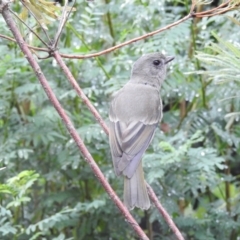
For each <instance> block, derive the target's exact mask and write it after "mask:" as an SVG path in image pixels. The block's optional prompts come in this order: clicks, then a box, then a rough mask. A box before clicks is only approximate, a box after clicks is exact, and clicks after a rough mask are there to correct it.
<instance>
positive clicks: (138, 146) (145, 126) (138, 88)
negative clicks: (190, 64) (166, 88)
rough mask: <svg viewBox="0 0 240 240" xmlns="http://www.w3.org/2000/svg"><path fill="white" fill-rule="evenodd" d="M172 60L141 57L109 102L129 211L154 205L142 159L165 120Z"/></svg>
mask: <svg viewBox="0 0 240 240" xmlns="http://www.w3.org/2000/svg"><path fill="white" fill-rule="evenodd" d="M173 59H174V57H172V56H165V55H164V54H162V53H159V52H157V53H149V54H146V55H143V56H142V57H140V58H139V59H138V60H137V61H136V62H135V63H134V64H133V67H132V72H131V77H130V80H129V81H128V82H127V83H126V84H125V85H124V86H123V87H122V88H121V89H120V90H119V91H118V92H116V93H115V94H114V95H113V97H112V100H111V102H110V108H109V120H110V121H109V144H110V150H111V155H112V161H113V167H114V172H115V174H116V175H117V176H119V175H123V176H124V194H123V200H124V201H123V202H124V205H125V206H126V207H127V208H128V209H129V210H132V209H134V208H135V207H137V208H140V209H142V210H147V209H149V208H150V206H151V204H150V200H149V196H148V192H147V188H146V183H145V179H144V172H143V167H142V161H141V160H142V157H143V154H144V153H145V151H146V150H147V148H148V146H149V145H150V143H151V141H152V139H153V137H154V133H155V130H156V129H157V126H158V125H159V122H160V121H161V119H162V101H161V97H160V89H161V86H162V83H163V82H164V80H165V78H166V74H167V65H168V63H169V62H171V61H172V60H173Z"/></svg>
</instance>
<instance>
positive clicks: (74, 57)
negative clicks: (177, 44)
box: [60, 13, 192, 59]
mask: <svg viewBox="0 0 240 240" xmlns="http://www.w3.org/2000/svg"><path fill="white" fill-rule="evenodd" d="M191 17H192V13H190V14H188V15H187V16H185V17H184V18H181V19H180V20H178V21H176V22H174V23H171V24H169V25H167V26H165V27H163V28H160V29H158V30H156V31H153V32H150V33H146V34H144V35H142V36H140V37H136V38H133V39H131V40H128V41H126V42H124V43H120V44H118V45H116V46H114V47H110V48H108V49H106V50H103V51H101V52H98V53H91V54H86V55H70V54H63V53H61V54H60V55H61V56H62V57H64V58H70V59H85V58H92V57H98V56H100V55H103V54H106V53H109V52H112V51H114V50H116V49H118V48H121V47H124V46H126V45H129V44H131V43H134V42H137V41H140V40H143V39H145V38H148V37H151V36H153V35H156V34H158V33H160V32H163V31H165V30H167V29H170V28H172V27H174V26H176V25H178V24H180V23H182V22H185V21H186V20H188V19H190V18H191Z"/></svg>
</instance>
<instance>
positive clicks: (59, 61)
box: [52, 51, 109, 135]
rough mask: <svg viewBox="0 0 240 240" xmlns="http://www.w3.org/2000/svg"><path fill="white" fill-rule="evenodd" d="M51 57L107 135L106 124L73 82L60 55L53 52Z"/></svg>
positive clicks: (75, 82)
mask: <svg viewBox="0 0 240 240" xmlns="http://www.w3.org/2000/svg"><path fill="white" fill-rule="evenodd" d="M52 55H53V57H54V58H55V59H56V61H57V63H58V64H59V66H60V67H61V69H62V70H63V72H64V74H65V75H66V77H67V79H68V81H69V82H70V83H71V85H72V86H73V88H74V89H75V91H76V92H77V94H78V96H79V97H80V98H81V99H82V100H83V103H84V104H86V105H87V107H88V109H89V110H90V112H91V113H92V114H93V116H94V117H95V119H96V120H97V121H98V122H99V124H100V125H101V127H102V128H103V130H104V132H105V133H106V134H107V135H108V134H109V130H108V127H107V125H106V123H105V122H104V120H103V119H102V117H101V115H100V114H99V113H98V111H97V110H96V108H95V107H94V106H93V104H92V103H91V102H90V101H89V99H88V98H87V96H86V95H85V94H84V92H83V90H82V89H81V88H80V87H79V85H78V83H77V81H76V80H75V78H74V77H73V75H72V73H71V72H70V71H69V68H68V67H67V66H66V64H65V63H64V61H63V60H62V58H61V56H60V54H59V53H58V52H57V51H55V52H53V53H52Z"/></svg>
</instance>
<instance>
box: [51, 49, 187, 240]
mask: <svg viewBox="0 0 240 240" xmlns="http://www.w3.org/2000/svg"><path fill="white" fill-rule="evenodd" d="M53 57H54V58H55V59H56V61H57V62H58V64H59V66H60V67H61V68H62V70H63V72H64V73H65V75H66V77H67V79H68V81H69V82H70V83H71V85H72V86H73V88H74V89H75V91H76V92H77V93H78V95H79V96H80V98H82V100H83V102H84V103H85V104H86V105H87V107H88V109H89V110H90V111H91V113H92V114H93V115H94V116H95V118H96V120H97V121H98V122H99V124H100V125H101V126H102V128H103V130H104V131H105V133H106V134H107V135H108V134H109V130H108V127H107V125H106V124H105V122H104V121H103V119H102V117H101V116H100V114H99V113H98V111H97V110H96V109H95V107H94V106H93V105H92V103H91V102H90V101H89V99H88V98H87V97H86V95H85V94H84V93H83V91H82V89H81V88H80V87H79V85H78V84H77V82H76V80H75V79H74V77H73V75H72V73H71V72H70V71H69V69H68V68H67V66H66V64H65V63H64V62H63V60H62V58H61V56H60V54H59V53H58V52H53ZM147 188H148V191H149V196H150V198H151V199H152V201H153V203H154V204H155V206H156V208H157V209H158V210H159V212H160V213H161V215H162V216H163V218H164V219H165V221H166V222H167V223H168V225H169V227H170V228H171V229H172V230H173V232H174V234H175V235H176V237H177V239H178V240H184V238H183V237H182V235H181V233H180V231H179V230H178V228H177V227H176V225H175V224H174V222H173V221H172V219H171V217H170V216H169V214H168V213H167V212H166V210H165V209H164V208H163V207H162V205H161V204H160V202H159V201H158V199H157V197H156V195H155V193H154V191H153V189H152V188H151V187H150V185H148V184H147Z"/></svg>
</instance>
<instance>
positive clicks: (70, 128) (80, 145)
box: [0, 0, 149, 240]
mask: <svg viewBox="0 0 240 240" xmlns="http://www.w3.org/2000/svg"><path fill="white" fill-rule="evenodd" d="M0 9H2V15H3V18H4V20H5V21H6V23H7V26H8V27H9V29H10V30H11V31H12V33H13V35H14V37H15V39H16V40H17V43H18V45H19V47H20V48H21V50H22V52H23V53H24V56H26V58H27V60H28V62H29V64H30V65H31V67H32V68H33V70H34V72H35V74H36V76H37V78H38V80H39V82H40V83H41V85H42V87H43V89H44V91H45V92H46V94H47V96H48V98H49V100H50V101H51V103H52V104H53V106H54V107H55V109H56V111H57V112H58V114H59V116H60V117H61V118H62V119H63V122H64V123H65V125H66V128H67V130H68V131H69V133H70V135H71V136H72V138H73V139H74V141H75V142H76V144H77V146H78V148H79V150H80V151H81V153H82V154H83V156H84V158H85V159H86V161H87V162H88V164H89V165H90V167H91V168H92V170H93V172H94V174H95V176H96V177H97V178H98V179H99V181H100V183H101V184H102V186H103V187H104V188H105V190H106V192H107V193H108V195H109V196H110V197H111V199H112V200H113V201H114V203H115V204H116V206H117V207H118V208H119V210H120V211H121V213H122V215H123V216H124V218H126V219H127V221H128V222H129V223H130V224H131V226H132V228H133V229H134V230H135V232H136V234H137V235H138V236H139V237H140V239H143V240H149V238H148V237H147V236H146V234H145V233H144V232H143V230H142V229H141V228H140V226H139V225H138V223H137V222H136V220H135V219H134V218H133V217H132V215H131V214H130V213H129V211H128V209H127V208H126V207H125V206H124V205H123V203H122V202H121V200H120V199H119V197H118V196H117V195H116V193H115V192H114V191H113V189H112V188H111V186H110V185H109V183H108V182H107V180H106V179H105V177H104V175H103V174H102V172H101V170H100V169H99V167H98V166H97V164H96V163H95V161H94V159H93V158H92V156H91V154H90V153H89V151H88V149H87V148H86V146H85V144H84V142H83V141H82V139H81V138H80V136H79V135H78V133H77V131H76V129H75V128H74V126H73V124H72V122H71V121H70V119H69V117H68V116H67V114H66V113H65V111H64V110H63V108H62V106H61V104H60V103H59V101H58V99H57V98H56V96H55V94H54V92H53V91H52V89H51V87H50V85H49V83H48V81H47V79H46V78H45V76H44V74H43V72H42V71H41V68H40V66H39V65H38V63H37V62H36V60H35V59H34V57H33V55H32V54H31V51H30V50H29V48H28V47H27V44H26V42H25V41H24V39H23V37H22V36H21V34H20V32H19V31H18V29H17V27H16V24H15V22H14V21H13V19H12V17H11V14H10V12H9V10H8V1H7V0H2V5H0Z"/></svg>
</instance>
